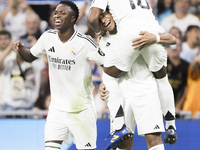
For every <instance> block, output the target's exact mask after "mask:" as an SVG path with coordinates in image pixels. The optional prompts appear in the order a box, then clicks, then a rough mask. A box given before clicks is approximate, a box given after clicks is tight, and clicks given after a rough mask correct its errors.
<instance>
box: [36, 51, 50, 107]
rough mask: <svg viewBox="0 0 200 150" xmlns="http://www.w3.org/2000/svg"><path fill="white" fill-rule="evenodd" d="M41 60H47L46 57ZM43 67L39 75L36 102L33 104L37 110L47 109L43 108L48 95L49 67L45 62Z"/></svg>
mask: <svg viewBox="0 0 200 150" xmlns="http://www.w3.org/2000/svg"><path fill="white" fill-rule="evenodd" d="M43 59H47V57H46V55H45V56H43ZM44 62H46V63H45V67H44V69H43V70H42V71H41V73H40V87H39V94H38V98H37V101H36V103H35V107H36V108H38V109H42V110H44V109H47V108H46V107H45V101H46V99H47V97H48V96H49V95H50V83H49V67H48V63H47V60H44Z"/></svg>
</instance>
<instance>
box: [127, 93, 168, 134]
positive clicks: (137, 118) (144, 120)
mask: <svg viewBox="0 0 200 150" xmlns="http://www.w3.org/2000/svg"><path fill="white" fill-rule="evenodd" d="M124 116H125V124H126V126H127V127H128V128H129V129H130V130H131V131H132V132H133V133H134V131H135V126H136V124H137V130H138V135H142V136H143V135H145V134H149V133H155V132H164V131H165V130H164V125H163V116H162V111H161V106H160V101H159V99H158V94H157V93H152V94H147V95H144V96H137V97H133V98H127V99H125V100H124Z"/></svg>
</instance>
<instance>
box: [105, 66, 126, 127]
mask: <svg viewBox="0 0 200 150" xmlns="http://www.w3.org/2000/svg"><path fill="white" fill-rule="evenodd" d="M121 74H123V72H122V71H120V70H119V69H117V68H116V67H105V68H104V72H103V75H102V80H103V82H104V84H105V86H106V88H107V89H108V90H109V92H110V93H109V98H108V101H107V105H108V108H109V111H110V118H111V121H112V124H113V129H115V130H120V129H121V128H122V126H123V125H124V112H123V108H122V106H123V94H122V92H121V89H120V87H119V83H118V81H119V77H120V75H121Z"/></svg>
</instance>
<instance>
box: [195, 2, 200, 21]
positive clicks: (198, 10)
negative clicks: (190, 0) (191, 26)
mask: <svg viewBox="0 0 200 150" xmlns="http://www.w3.org/2000/svg"><path fill="white" fill-rule="evenodd" d="M197 1H198V3H197V4H196V5H195V8H196V12H195V15H196V16H197V17H198V18H199V19H200V0H197Z"/></svg>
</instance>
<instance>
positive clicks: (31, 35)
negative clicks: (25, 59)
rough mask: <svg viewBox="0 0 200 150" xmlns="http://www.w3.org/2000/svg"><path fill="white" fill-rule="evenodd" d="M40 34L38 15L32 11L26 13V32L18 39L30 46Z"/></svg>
mask: <svg viewBox="0 0 200 150" xmlns="http://www.w3.org/2000/svg"><path fill="white" fill-rule="evenodd" d="M41 34H42V31H41V30H40V18H39V16H38V15H37V14H36V13H34V12H32V13H28V14H27V16H26V34H24V35H22V36H21V37H20V41H21V42H22V43H24V44H25V46H26V47H28V48H30V47H32V46H33V45H34V44H35V43H36V42H37V39H39V37H40V36H41Z"/></svg>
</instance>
